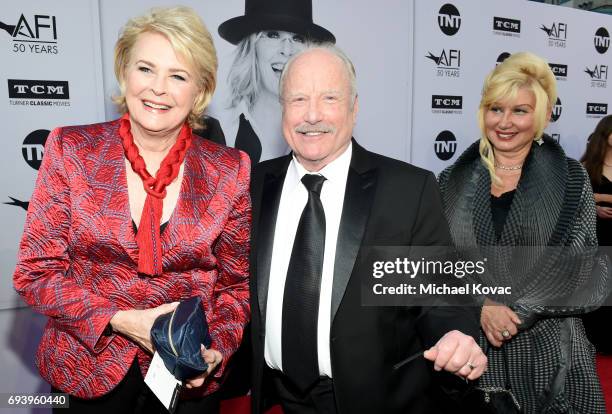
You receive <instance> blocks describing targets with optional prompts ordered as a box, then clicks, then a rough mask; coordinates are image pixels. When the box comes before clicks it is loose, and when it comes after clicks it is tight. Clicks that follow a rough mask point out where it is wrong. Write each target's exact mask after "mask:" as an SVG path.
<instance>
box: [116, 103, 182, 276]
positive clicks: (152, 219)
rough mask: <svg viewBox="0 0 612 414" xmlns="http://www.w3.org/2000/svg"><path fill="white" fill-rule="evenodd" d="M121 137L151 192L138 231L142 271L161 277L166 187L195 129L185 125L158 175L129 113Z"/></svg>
mask: <svg viewBox="0 0 612 414" xmlns="http://www.w3.org/2000/svg"><path fill="white" fill-rule="evenodd" d="M119 136H120V137H121V141H122V143H123V149H124V150H125V156H126V158H127V159H128V161H130V164H131V165H132V170H134V172H135V173H136V174H138V175H139V176H140V178H141V179H142V185H143V186H144V189H145V191H146V192H147V198H146V199H145V203H144V207H143V209H142V215H141V218H140V226H139V227H138V234H137V235H136V243H137V244H138V250H139V255H138V272H139V273H144V274H147V275H151V276H158V275H161V274H162V248H161V237H160V232H159V227H160V224H161V223H160V222H161V217H162V212H163V206H164V205H163V200H164V198H165V197H166V187H167V186H168V185H169V184H170V183H171V182H172V181H174V179H175V178H176V177H177V176H178V173H179V170H180V168H181V164H182V163H183V160H184V159H185V154H186V153H187V149H188V148H189V145H191V128H190V127H189V126H188V125H187V124H186V123H185V125H183V127H182V128H181V131H180V132H179V135H178V137H177V139H176V142H175V143H174V145H173V146H172V148H170V152H168V155H166V158H164V160H163V161H162V163H161V165H160V166H159V170H158V171H157V174H156V175H155V178H153V177H152V176H151V174H149V172H148V171H147V166H146V164H145V162H144V160H143V159H142V157H141V156H140V153H139V151H138V147H137V146H136V144H135V143H134V137H133V136H132V132H131V125H130V117H129V115H128V114H125V115H123V116H122V117H121V120H120V124H119Z"/></svg>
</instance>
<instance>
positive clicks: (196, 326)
mask: <svg viewBox="0 0 612 414" xmlns="http://www.w3.org/2000/svg"><path fill="white" fill-rule="evenodd" d="M151 341H152V343H153V346H154V347H155V350H156V351H157V353H158V354H159V356H160V357H161V358H162V360H163V361H164V365H165V366H166V368H168V371H170V372H171V373H172V374H173V375H174V377H175V378H176V379H177V380H179V381H185V380H188V379H191V378H195V377H197V376H198V375H201V374H203V373H204V372H205V371H206V370H207V369H208V364H207V363H206V362H205V361H204V358H202V354H201V352H200V344H204V346H206V348H209V347H210V344H211V338H210V335H209V333H208V324H207V322H206V317H205V315H204V311H203V309H202V300H201V299H200V297H199V296H194V297H191V298H189V299H187V300H184V301H182V302H180V303H179V305H178V306H177V307H176V309H174V311H173V312H171V313H166V314H164V315H161V316H159V317H158V318H157V319H155V322H154V323H153V326H152V327H151Z"/></svg>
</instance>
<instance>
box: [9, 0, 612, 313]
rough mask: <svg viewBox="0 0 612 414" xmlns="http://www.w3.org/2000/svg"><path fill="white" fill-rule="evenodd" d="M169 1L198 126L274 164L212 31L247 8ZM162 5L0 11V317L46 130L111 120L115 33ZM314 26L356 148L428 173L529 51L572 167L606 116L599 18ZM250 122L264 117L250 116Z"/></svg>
mask: <svg viewBox="0 0 612 414" xmlns="http://www.w3.org/2000/svg"><path fill="white" fill-rule="evenodd" d="M250 1H251V0H246V2H247V3H248V2H250ZM301 1H306V2H308V3H310V0H301ZM181 3H182V4H184V5H187V6H190V7H192V8H194V9H195V10H196V11H197V12H198V13H199V14H200V15H201V16H202V19H203V20H204V22H205V23H206V25H207V26H208V28H209V30H210V31H211V33H212V34H213V38H214V41H215V45H216V47H217V51H218V56H219V76H218V88H217V91H216V93H215V96H214V99H213V102H212V104H211V107H210V109H209V115H210V116H212V117H214V118H215V119H217V120H218V121H219V123H220V125H221V127H222V128H223V130H224V132H225V140H226V143H227V144H228V145H231V146H233V145H234V144H235V141H236V133H237V132H236V131H237V124H238V120H239V119H240V116H241V115H244V116H245V117H246V118H248V119H249V120H250V121H251V126H252V127H253V129H254V131H255V133H256V134H257V135H258V136H259V138H260V140H261V143H262V147H263V151H262V159H266V158H270V157H273V156H277V155H282V153H284V152H285V151H286V150H287V149H286V147H285V146H284V145H283V141H282V138H281V135H280V117H279V115H280V108H279V107H278V104H277V103H274V99H272V100H269V99H268V100H267V101H266V100H265V99H264V97H263V96H262V97H261V103H260V104H261V105H265V109H266V111H259V110H257V109H254V108H252V107H251V108H249V107H248V105H246V104H245V103H244V102H242V101H241V99H239V97H236V96H233V94H232V92H231V89H230V88H229V86H228V85H229V78H230V77H232V76H237V74H236V73H231V68H232V67H233V62H234V59H235V56H236V51H237V49H238V48H239V47H240V43H239V44H237V45H236V44H234V43H231V42H230V41H228V40H226V39H224V38H222V37H221V36H220V35H219V33H218V31H217V29H218V27H219V25H221V24H222V23H223V22H225V21H227V20H229V19H232V18H235V17H238V16H243V15H244V14H245V0H224V1H214V0H197V1H196V0H186V1H182V2H181ZM171 4H174V3H168V2H166V1H157V0H155V1H153V0H150V1H145V0H133V1H129V2H126V1H121V0H104V1H97V0H88V1H83V0H56V1H54V2H48V1H44V0H24V1H20V2H11V3H7V4H4V5H3V7H2V8H1V9H0V59H1V62H2V64H1V65H0V84H1V85H2V88H0V91H1V93H2V96H1V97H0V100H1V103H0V105H1V108H2V112H1V114H0V117H1V119H2V123H3V125H4V128H3V136H2V138H3V139H2V149H1V150H0V169H1V171H2V173H1V174H0V203H1V204H0V211H1V215H0V228H2V230H3V231H2V236H1V237H0V309H2V308H5V309H6V308H12V307H17V306H20V303H21V302H20V301H19V299H18V298H17V297H16V295H15V294H14V292H13V288H12V280H11V279H12V273H13V270H14V266H15V258H16V254H17V246H18V241H19V237H20V235H21V231H22V229H23V223H24V219H25V211H26V209H27V205H28V201H29V198H30V196H31V193H32V190H33V186H34V180H35V178H36V174H37V169H38V168H39V166H40V162H41V160H42V157H43V156H44V151H43V145H44V142H45V139H46V136H47V134H48V132H49V131H50V130H51V129H53V128H54V127H56V126H59V125H69V124H83V123H92V122H100V121H104V120H110V119H113V118H115V117H116V116H117V114H116V111H115V108H114V106H113V104H112V102H111V100H110V97H111V96H112V95H113V94H115V93H117V83H116V80H115V78H114V72H113V48H114V44H115V41H116V39H117V36H118V34H119V31H120V29H121V27H122V26H123V25H124V24H125V22H126V21H127V19H128V18H129V17H132V16H137V15H140V14H142V13H143V12H145V11H146V10H147V9H149V8H151V7H154V6H164V5H171ZM300 18H305V19H307V18H308V16H301V17H300ZM312 21H313V22H314V23H315V24H317V25H320V26H322V27H324V28H325V29H327V30H329V31H330V32H331V33H333V34H334V36H335V38H336V42H337V44H338V45H339V46H340V47H341V48H343V49H344V50H345V51H346V52H347V53H348V54H349V56H351V58H352V59H353V61H354V63H355V66H356V68H357V80H358V91H359V99H360V113H359V116H358V125H357V128H356V131H355V136H356V138H357V139H358V140H359V142H360V143H362V144H364V145H365V146H366V147H367V148H369V149H371V150H373V151H376V152H380V153H383V154H385V155H389V156H392V157H395V158H399V159H403V160H406V161H410V162H412V163H414V164H416V165H419V166H422V167H425V168H428V169H430V170H433V171H435V172H436V173H437V172H439V171H441V170H442V169H443V168H444V167H445V166H447V165H449V164H450V163H452V162H453V161H454V160H456V158H457V157H458V156H459V154H461V152H462V151H463V150H464V149H465V148H466V147H467V146H468V145H469V144H470V143H471V142H473V141H474V140H476V139H477V138H478V136H479V131H478V128H477V120H476V111H477V107H478V102H479V99H480V90H481V86H482V81H483V79H484V77H485V75H486V74H487V73H488V72H489V71H490V70H491V69H492V68H493V67H494V66H495V65H496V64H497V63H498V62H500V61H502V60H503V59H504V58H505V57H506V56H508V55H509V54H510V53H513V52H516V51H523V50H528V51H532V52H534V53H537V54H539V55H541V56H543V57H544V58H546V59H547V60H548V61H549V62H550V65H551V68H552V69H553V71H554V73H555V75H556V77H557V80H558V88H559V100H558V101H557V102H556V105H555V107H554V111H553V120H552V121H553V122H551V124H550V126H549V127H548V129H547V132H548V133H549V134H551V135H552V136H553V137H554V138H555V139H557V140H559V142H560V143H561V144H562V145H563V146H564V147H565V149H566V151H567V152H568V153H569V154H570V155H571V156H572V157H575V158H578V157H580V155H581V154H582V152H583V151H584V146H585V142H586V138H587V136H588V135H589V133H590V132H591V131H592V130H593V129H594V127H595V125H596V123H597V122H598V120H599V119H600V118H601V117H603V116H605V115H607V114H608V112H609V108H608V106H609V101H610V90H609V88H608V84H607V79H608V67H609V66H610V63H611V62H610V60H611V57H612V52H611V51H610V50H609V47H610V31H611V30H612V17H610V16H605V15H598V14H595V13H589V12H584V11H580V10H574V9H570V8H564V7H556V6H549V5H543V4H539V3H534V2H529V1H526V0H453V1H438V0H414V1H405V0H384V1H382V2H375V3H373V2H371V1H369V0H335V1H324V0H312ZM270 29H271V30H275V28H274V27H271V28H270ZM276 30H278V29H276ZM264 35H265V34H262V36H259V37H258V39H261V38H263V37H264ZM291 35H292V36H289V37H288V38H287V37H284V33H280V34H279V33H277V34H275V35H274V36H272V37H274V38H275V39H276V40H277V41H276V42H269V46H268V51H267V53H266V54H265V55H266V56H267V60H264V58H263V57H259V58H258V60H257V65H258V70H259V71H260V73H261V78H262V79H263V78H266V76H267V77H268V78H269V79H271V80H272V81H273V82H274V81H277V79H278V73H279V68H282V65H284V62H285V61H286V59H287V57H288V55H289V54H291V53H293V52H295V51H296V50H299V48H300V47H303V46H301V45H302V42H301V39H300V36H299V33H297V35H298V36H297V37H296V36H293V35H296V33H293V34H291ZM267 38H268V39H270V38H271V37H270V36H267ZM238 75H240V74H238ZM262 82H263V81H262ZM261 86H262V88H264V87H265V84H262V85H261ZM268 92H270V91H268ZM273 93H274V92H273ZM256 98H257V97H256ZM268 98H269V96H268ZM256 101H257V99H256ZM262 112H264V113H266V115H265V116H263V118H258V116H256V115H255V114H260V113H262ZM407 191H409V189H407Z"/></svg>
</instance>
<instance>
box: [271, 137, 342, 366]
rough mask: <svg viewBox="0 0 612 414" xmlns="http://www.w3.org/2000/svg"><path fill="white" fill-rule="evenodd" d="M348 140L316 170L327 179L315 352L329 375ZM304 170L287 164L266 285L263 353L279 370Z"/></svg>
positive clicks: (323, 195) (303, 196) (305, 196)
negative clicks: (333, 305) (342, 147)
mask: <svg viewBox="0 0 612 414" xmlns="http://www.w3.org/2000/svg"><path fill="white" fill-rule="evenodd" d="M351 155H352V143H349V146H348V148H347V149H346V150H345V151H344V152H343V153H342V154H341V155H340V156H339V157H338V158H336V159H335V160H333V161H332V162H330V163H329V164H328V165H326V166H325V167H324V168H322V169H321V170H320V171H319V172H318V173H317V174H321V175H323V176H324V177H325V178H326V180H325V182H324V183H323V188H322V189H321V203H322V204H323V210H324V211H325V251H324V253H323V274H322V277H321V290H320V296H319V315H318V323H317V352H318V357H319V373H320V374H321V375H325V376H328V377H330V378H332V369H331V361H330V353H329V329H330V323H331V295H332V285H333V279H334V260H335V257H336V241H337V239H338V229H339V228H340V219H341V217H342V205H343V203H344V192H345V189H346V179H347V177H348V170H349V166H350V164H351ZM304 174H309V172H308V171H307V170H306V169H305V168H304V167H303V166H302V165H301V164H300V163H299V162H298V161H297V159H296V158H295V156H294V157H293V160H292V161H291V163H290V164H289V168H288V169H287V175H286V176H285V182H284V183H283V191H282V194H281V198H280V203H279V206H278V215H277V217H276V227H275V230H274V244H273V248H272V261H271V264H270V281H269V284H268V302H267V305H266V339H265V351H264V356H265V358H266V363H267V364H268V366H269V367H271V368H273V369H277V370H280V371H282V369H283V356H282V339H281V338H282V332H281V331H282V315H283V295H284V293H285V279H286V277H287V269H288V267H289V259H290V257H291V250H292V249H293V241H294V239H295V233H296V232H297V227H298V224H299V221H300V217H301V215H302V211H303V210H304V207H305V206H306V202H307V201H308V191H307V190H306V187H304V185H303V184H302V182H301V179H302V177H303V176H304Z"/></svg>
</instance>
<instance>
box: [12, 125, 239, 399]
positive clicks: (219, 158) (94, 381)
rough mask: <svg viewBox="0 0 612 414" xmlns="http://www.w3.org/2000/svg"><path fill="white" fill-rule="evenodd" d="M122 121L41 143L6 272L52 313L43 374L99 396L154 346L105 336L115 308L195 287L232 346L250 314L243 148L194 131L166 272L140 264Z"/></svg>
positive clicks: (216, 340)
mask: <svg viewBox="0 0 612 414" xmlns="http://www.w3.org/2000/svg"><path fill="white" fill-rule="evenodd" d="M118 127H119V123H118V121H112V122H107V123H101V124H95V125H86V126H76V127H66V128H58V129H56V130H54V131H53V132H52V133H51V134H50V136H49V138H48V140H47V144H46V146H45V156H44V159H43V163H42V165H41V168H40V172H39V175H38V179H37V182H36V188H35V190H34V194H33V196H32V200H31V202H30V206H29V210H28V214H27V219H26V224H25V230H24V234H23V238H22V240H21V245H20V248H19V256H18V263H17V268H16V270H15V275H14V284H15V288H16V289H17V291H18V292H19V293H20V294H21V295H22V296H23V298H24V299H25V301H26V302H27V303H28V304H29V305H30V306H32V307H33V309H34V310H36V311H37V312H40V313H43V314H45V315H46V316H48V317H49V320H48V323H47V325H46V327H45V330H44V333H43V336H42V339H41V343H40V346H39V349H38V353H37V356H36V363H37V365H38V368H39V370H40V373H41V375H42V377H43V378H44V379H45V380H47V381H48V382H49V383H51V384H52V385H53V386H54V387H56V388H59V389H61V390H62V391H65V392H68V393H70V394H71V395H74V396H77V397H80V398H93V397H99V396H101V395H103V394H106V393H107V392H109V391H110V390H111V389H112V388H113V387H114V386H116V385H117V384H118V383H119V382H120V381H121V380H122V379H123V377H124V376H125V374H126V372H127V370H128V368H129V367H130V365H131V363H132V361H133V360H134V358H135V357H137V358H138V362H139V364H140V367H141V369H142V371H143V373H144V372H146V371H147V369H148V366H149V363H150V355H148V354H147V353H145V352H144V351H143V350H142V349H141V348H139V347H138V346H137V345H136V344H135V343H133V342H131V341H129V340H128V339H126V338H125V337H123V336H120V335H115V334H113V335H111V336H103V335H102V333H103V331H104V329H105V327H106V326H107V324H108V323H109V321H110V319H111V317H112V316H113V315H114V314H115V313H116V312H117V311H119V310H125V309H134V308H135V309H147V308H152V307H156V306H158V305H161V304H164V303H169V302H173V301H179V300H181V299H185V298H188V297H190V296H193V295H199V296H200V297H201V298H202V301H203V303H204V308H205V309H204V310H205V314H206V317H207V320H208V324H209V327H210V333H211V336H212V338H213V343H212V347H213V348H214V349H217V350H219V351H220V352H221V354H222V355H223V357H224V359H223V363H222V364H221V366H220V367H219V369H218V371H216V373H215V375H214V377H213V378H212V379H211V380H209V381H207V383H206V384H205V386H204V387H202V388H201V392H202V393H210V392H212V391H214V390H216V389H217V388H218V387H219V378H220V377H221V375H222V373H223V370H224V368H225V364H226V363H227V361H228V359H229V357H230V356H231V355H232V354H233V352H234V351H235V350H236V349H237V348H238V345H239V343H240V341H241V338H242V332H243V328H244V325H245V324H246V322H247V320H248V318H249V303H248V297H249V294H248V255H249V244H248V243H249V233H250V231H249V227H250V214H251V205H250V196H249V176H250V165H249V160H248V157H247V156H246V155H245V154H244V153H241V152H239V151H237V150H235V149H230V148H227V147H223V146H220V145H217V144H214V143H212V142H210V141H208V140H203V139H194V140H193V142H192V144H191V146H190V148H189V150H188V151H187V154H186V156H185V161H184V175H183V181H182V184H181V189H180V194H179V198H178V201H177V204H176V207H175V209H174V212H173V214H172V216H171V217H170V220H169V222H168V225H167V227H166V228H165V230H164V231H163V233H162V236H161V241H162V244H163V245H162V251H163V274H162V275H161V276H159V277H142V276H139V275H138V274H137V263H138V247H137V245H136V240H135V235H134V230H133V228H132V218H131V214H130V206H129V201H128V191H127V180H126V170H125V168H126V164H125V158H124V152H123V147H122V144H121V140H120V138H119V134H118Z"/></svg>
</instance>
